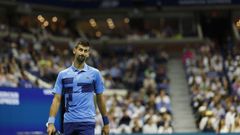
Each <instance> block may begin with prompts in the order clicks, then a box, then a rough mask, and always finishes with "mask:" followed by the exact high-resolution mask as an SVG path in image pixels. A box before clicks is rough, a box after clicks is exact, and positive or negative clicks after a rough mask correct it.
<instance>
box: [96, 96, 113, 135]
mask: <svg viewBox="0 0 240 135" xmlns="http://www.w3.org/2000/svg"><path fill="white" fill-rule="evenodd" d="M96 99H97V105H98V109H99V111H100V113H101V115H102V119H103V124H104V126H103V129H102V132H103V135H109V130H110V129H109V119H108V117H107V110H106V105H105V101H104V99H103V94H102V93H101V94H96Z"/></svg>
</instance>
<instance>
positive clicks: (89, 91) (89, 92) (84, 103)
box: [53, 64, 104, 123]
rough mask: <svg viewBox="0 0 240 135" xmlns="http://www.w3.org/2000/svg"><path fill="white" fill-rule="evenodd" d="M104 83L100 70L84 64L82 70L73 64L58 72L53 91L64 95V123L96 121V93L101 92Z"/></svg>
mask: <svg viewBox="0 0 240 135" xmlns="http://www.w3.org/2000/svg"><path fill="white" fill-rule="evenodd" d="M103 91H104V84H103V80H102V77H101V74H100V72H99V70H97V69H96V68H93V67H91V66H88V65H87V64H84V68H83V69H82V70H78V69H77V68H75V67H74V66H73V65H72V66H71V67H69V68H67V69H65V70H63V71H61V72H60V73H59V74H58V77H57V80H56V83H55V86H54V88H53V93H57V94H61V95H64V97H65V110H66V111H65V113H64V123H68V122H95V115H96V112H95V105H94V93H96V94H101V93H103Z"/></svg>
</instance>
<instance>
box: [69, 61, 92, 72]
mask: <svg viewBox="0 0 240 135" xmlns="http://www.w3.org/2000/svg"><path fill="white" fill-rule="evenodd" d="M71 68H72V70H73V71H74V72H79V71H80V72H81V71H84V72H86V71H87V70H88V65H87V64H86V63H84V67H83V69H81V70H79V69H78V68H76V67H75V66H74V65H73V64H72V66H71Z"/></svg>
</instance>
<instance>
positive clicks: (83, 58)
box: [77, 56, 86, 64]
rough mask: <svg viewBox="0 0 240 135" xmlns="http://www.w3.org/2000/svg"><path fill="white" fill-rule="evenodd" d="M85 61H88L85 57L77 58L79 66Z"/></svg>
mask: <svg viewBox="0 0 240 135" xmlns="http://www.w3.org/2000/svg"><path fill="white" fill-rule="evenodd" d="M85 60H86V57H84V56H78V57H77V61H78V63H79V64H81V63H83V62H84V61H85Z"/></svg>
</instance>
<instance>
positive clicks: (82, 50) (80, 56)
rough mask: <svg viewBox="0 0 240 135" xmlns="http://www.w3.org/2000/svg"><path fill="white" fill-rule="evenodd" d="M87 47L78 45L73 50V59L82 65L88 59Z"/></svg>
mask: <svg viewBox="0 0 240 135" xmlns="http://www.w3.org/2000/svg"><path fill="white" fill-rule="evenodd" d="M89 49H90V48H89V47H86V46H82V45H78V46H77V48H74V50H73V54H75V59H76V60H77V61H78V63H83V62H84V61H85V60H86V59H87V58H88V57H89Z"/></svg>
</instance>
